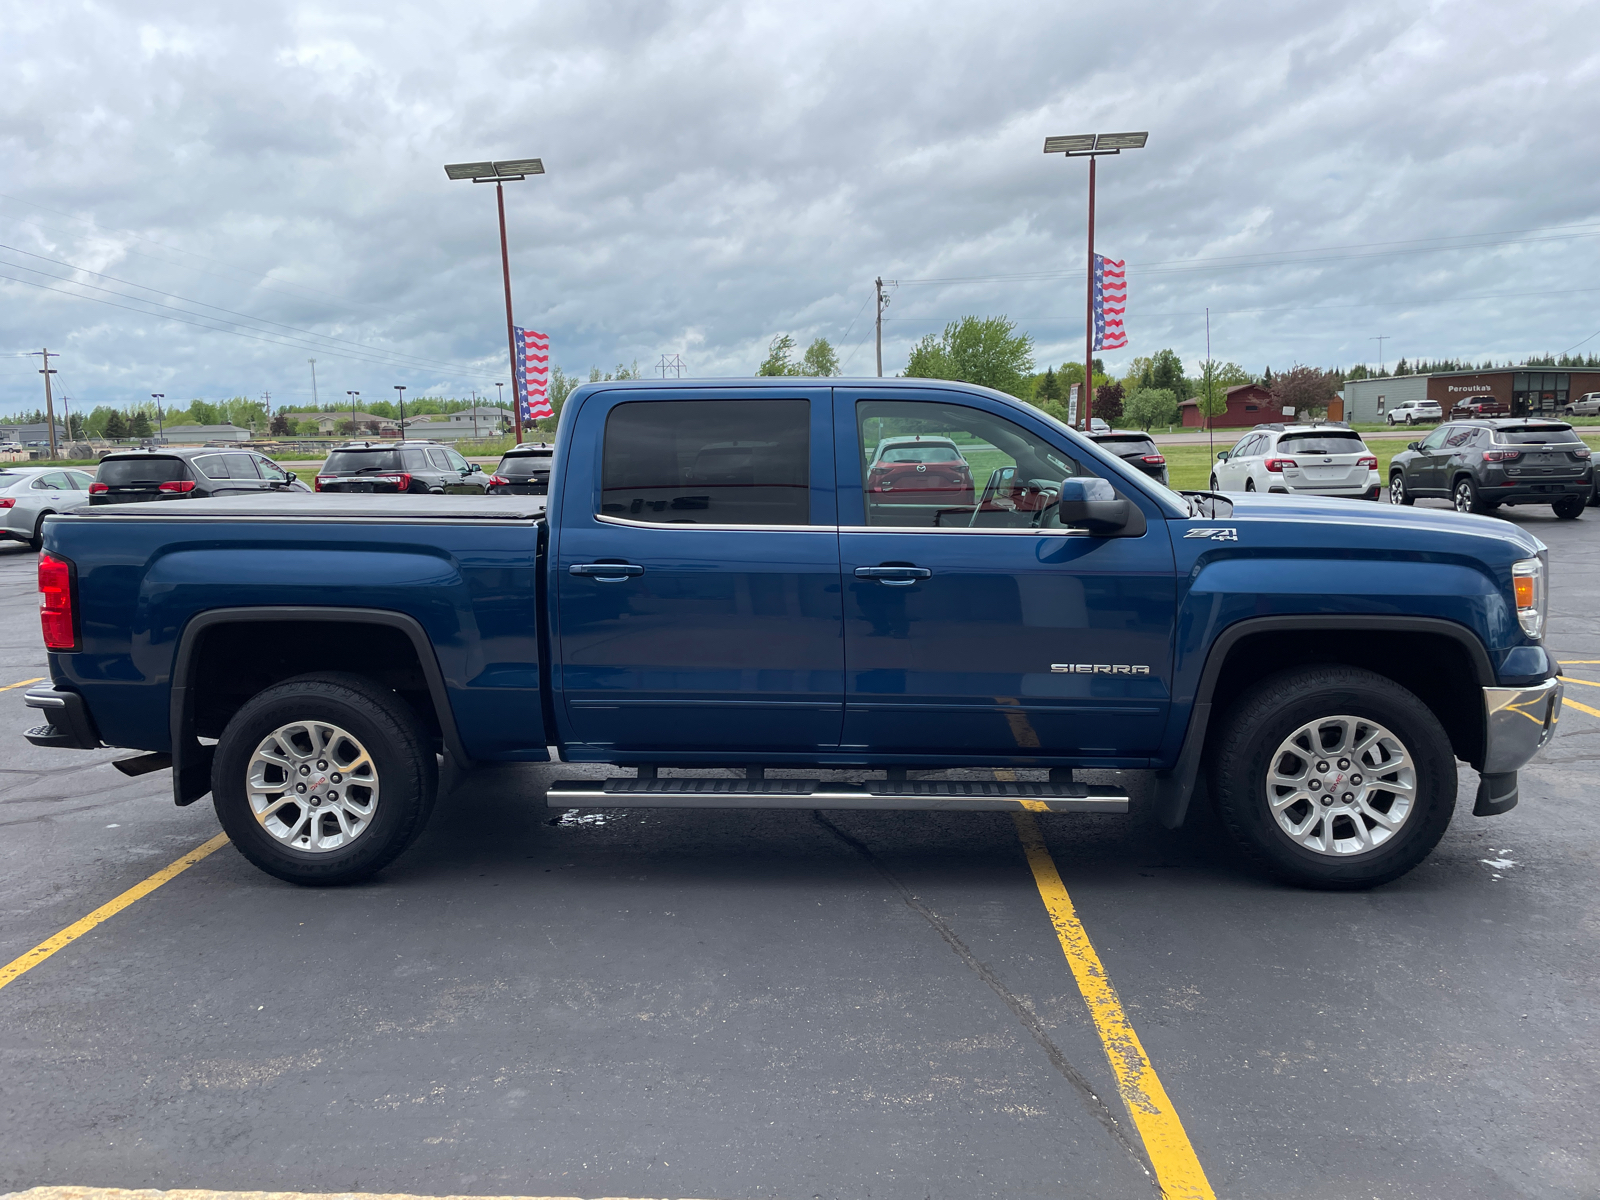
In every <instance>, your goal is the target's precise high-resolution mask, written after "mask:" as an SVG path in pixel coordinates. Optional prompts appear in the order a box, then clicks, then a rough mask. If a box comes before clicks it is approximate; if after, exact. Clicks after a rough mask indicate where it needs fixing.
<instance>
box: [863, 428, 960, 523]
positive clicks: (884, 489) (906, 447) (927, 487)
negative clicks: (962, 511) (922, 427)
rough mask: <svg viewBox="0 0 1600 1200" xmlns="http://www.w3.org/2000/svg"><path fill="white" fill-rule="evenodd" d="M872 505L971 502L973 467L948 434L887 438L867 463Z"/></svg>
mask: <svg viewBox="0 0 1600 1200" xmlns="http://www.w3.org/2000/svg"><path fill="white" fill-rule="evenodd" d="M867 494H868V495H869V496H870V497H871V502H872V503H874V504H932V505H937V506H940V507H951V506H954V505H971V504H972V470H971V468H969V467H968V466H967V460H966V459H965V458H963V457H962V456H961V451H960V450H959V449H957V447H956V444H955V443H954V442H953V441H951V440H950V439H949V438H947V437H928V436H925V435H921V434H918V435H914V436H908V437H888V438H884V439H883V440H882V441H881V442H879V443H878V448H877V449H876V450H875V451H873V454H872V461H871V462H870V463H869V464H868V465H867Z"/></svg>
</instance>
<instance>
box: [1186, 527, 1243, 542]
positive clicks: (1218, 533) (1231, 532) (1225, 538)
mask: <svg viewBox="0 0 1600 1200" xmlns="http://www.w3.org/2000/svg"><path fill="white" fill-rule="evenodd" d="M1183 536H1184V537H1186V538H1210V539H1211V540H1212V541H1213V542H1237V541H1238V540H1239V531H1238V530H1237V529H1191V530H1189V532H1188V533H1186V534H1184V535H1183Z"/></svg>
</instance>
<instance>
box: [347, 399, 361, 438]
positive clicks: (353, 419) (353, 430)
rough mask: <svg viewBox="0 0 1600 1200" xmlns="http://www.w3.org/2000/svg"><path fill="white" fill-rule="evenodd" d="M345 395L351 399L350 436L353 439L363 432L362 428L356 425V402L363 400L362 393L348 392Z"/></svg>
mask: <svg viewBox="0 0 1600 1200" xmlns="http://www.w3.org/2000/svg"><path fill="white" fill-rule="evenodd" d="M345 395H346V396H349V397H350V425H351V429H350V434H351V436H352V437H353V436H355V435H356V434H358V433H360V432H361V427H360V426H359V425H357V424H356V401H357V400H359V399H361V393H360V392H351V391H346V392H345Z"/></svg>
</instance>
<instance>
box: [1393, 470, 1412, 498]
mask: <svg viewBox="0 0 1600 1200" xmlns="http://www.w3.org/2000/svg"><path fill="white" fill-rule="evenodd" d="M1416 502H1417V498H1416V497H1415V496H1413V495H1412V494H1411V489H1410V488H1408V487H1406V473H1405V472H1404V471H1391V472H1390V473H1389V503H1390V504H1406V505H1411V504H1415V503H1416Z"/></svg>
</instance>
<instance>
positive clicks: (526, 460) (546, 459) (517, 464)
mask: <svg viewBox="0 0 1600 1200" xmlns="http://www.w3.org/2000/svg"><path fill="white" fill-rule="evenodd" d="M549 469H550V456H549V455H548V454H515V455H507V456H506V457H505V458H503V459H501V460H500V465H499V467H497V468H496V472H497V473H498V474H500V475H532V474H533V473H534V472H536V471H548V470H549Z"/></svg>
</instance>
